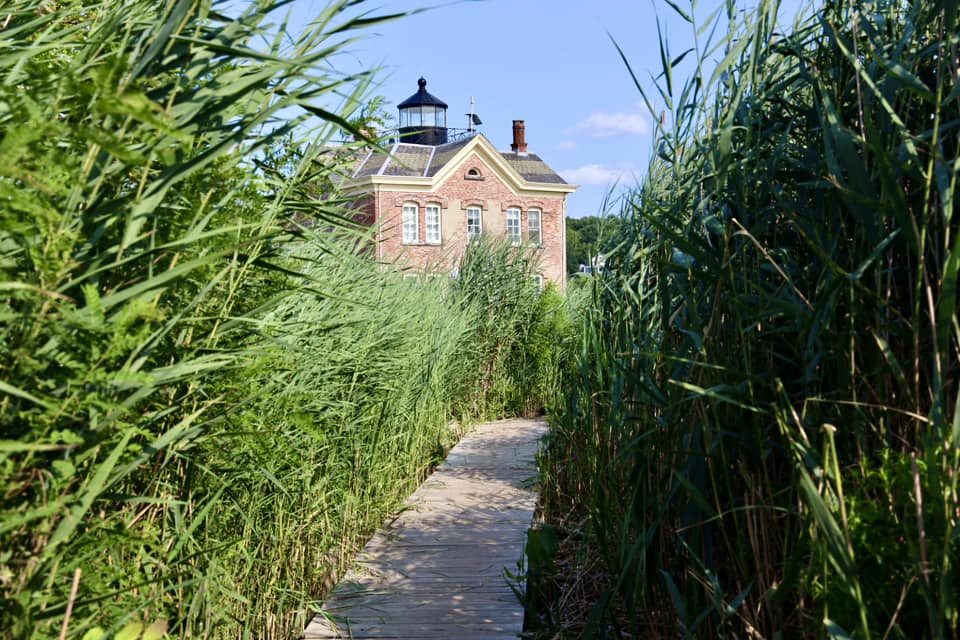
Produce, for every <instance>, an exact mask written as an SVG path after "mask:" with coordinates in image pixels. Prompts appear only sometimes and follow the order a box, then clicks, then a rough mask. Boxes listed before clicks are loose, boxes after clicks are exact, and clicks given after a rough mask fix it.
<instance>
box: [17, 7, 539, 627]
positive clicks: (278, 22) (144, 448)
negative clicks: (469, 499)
mask: <svg viewBox="0 0 960 640" xmlns="http://www.w3.org/2000/svg"><path fill="white" fill-rule="evenodd" d="M359 4H361V3H356V2H352V1H347V0H342V1H341V0H332V1H331V2H330V3H329V4H328V5H327V6H325V7H324V8H322V9H320V10H319V15H318V17H317V19H316V20H315V21H314V22H313V23H311V24H310V25H309V26H308V27H306V28H305V29H304V31H303V32H302V33H299V34H297V33H290V32H289V29H288V28H287V26H288V25H286V24H285V23H284V14H283V13H282V11H283V10H285V8H286V6H288V5H287V3H285V2H274V1H272V0H263V1H258V2H251V3H247V4H245V5H244V6H243V8H241V9H238V8H237V6H236V4H235V3H211V2H207V1H204V0H176V1H173V0H171V1H169V2H155V1H148V0H123V1H120V2H116V1H111V2H96V1H93V2H90V1H82V2H81V1H79V0H59V1H56V2H49V1H48V0H11V2H7V3H6V4H4V5H3V7H2V8H0V38H2V39H3V41H4V44H5V46H4V47H3V49H2V50H0V78H2V82H0V318H2V320H0V333H2V340H0V478H2V488H3V492H2V498H0V630H2V632H0V635H2V636H3V637H11V638H34V637H60V638H85V639H90V640H92V639H95V638H99V637H105V636H106V637H113V636H116V637H141V635H142V637H145V638H148V637H149V638H155V637H159V636H160V635H162V634H163V633H167V634H169V635H170V636H174V637H186V636H190V637H204V638H206V637H210V638H221V637H288V636H296V635H298V634H299V633H300V632H301V630H302V628H303V624H304V621H305V615H306V611H307V609H308V608H309V607H310V606H311V604H312V603H315V602H316V601H317V600H318V599H319V598H321V597H322V596H323V594H324V592H325V589H326V588H327V586H329V582H330V581H331V580H332V579H333V578H334V577H335V576H336V575H337V572H338V571H339V570H340V569H342V567H343V565H344V559H345V558H346V557H348V556H349V553H350V551H351V549H352V548H354V547H355V546H356V545H357V544H359V542H360V541H361V540H362V539H363V537H364V536H365V535H366V534H367V533H369V531H370V529H371V528H372V527H374V526H375V525H377V524H379V522H380V521H381V519H382V517H383V515H384V514H385V513H387V512H388V511H389V510H390V509H392V508H393V507H394V506H395V505H396V504H398V502H399V501H400V500H401V499H402V498H403V497H404V496H405V495H406V494H407V493H408V492H409V491H410V489H411V488H412V487H413V486H414V484H415V483H416V482H417V480H418V479H419V478H420V477H421V476H422V475H423V473H425V471H426V470H427V469H428V468H429V467H430V465H432V464H434V463H435V462H436V461H437V460H438V459H439V456H440V455H442V452H443V449H444V447H445V446H448V445H449V443H450V439H451V438H452V437H453V436H452V435H451V433H450V430H449V428H448V421H450V420H451V419H458V420H460V421H469V420H471V419H478V418H480V417H485V416H487V415H497V414H500V413H502V412H506V411H510V410H512V408H522V407H524V406H527V404H528V403H529V398H531V397H532V396H533V395H535V393H541V395H542V394H543V393H545V392H543V391H542V390H541V391H539V392H536V391H535V390H532V389H531V390H530V391H529V392H524V393H520V394H516V393H515V392H514V391H513V386H511V385H512V384H516V385H523V384H526V381H527V378H524V377H522V376H518V375H515V374H505V373H504V371H505V370H506V369H508V368H509V367H511V366H512V362H513V361H514V360H517V359H519V358H521V357H523V356H524V354H526V353H527V351H528V350H527V349H526V347H525V346H524V345H525V344H526V343H525V342H524V341H525V339H526V336H527V334H528V333H531V332H533V333H535V332H536V331H538V329H536V328H535V325H536V324H537V323H538V322H540V320H538V318H546V317H547V316H546V315H544V314H538V312H537V309H538V308H539V307H538V306H537V304H538V299H539V298H538V296H537V295H536V291H535V287H534V286H533V284H532V282H531V281H530V280H529V278H527V277H526V275H525V274H524V272H523V269H522V268H517V267H519V266H520V265H513V264H512V263H511V262H510V261H500V262H498V261H497V260H487V262H489V263H490V264H489V265H488V266H490V267H491V270H483V273H482V274H481V273H479V272H478V277H477V278H461V280H460V281H459V282H458V283H457V284H456V285H455V286H450V285H448V284H447V283H446V282H441V281H438V282H435V283H419V284H413V283H410V282H406V281H404V280H403V278H402V277H401V275H400V274H399V273H398V272H397V270H396V269H394V268H389V267H388V266H385V265H376V264H374V263H373V262H372V260H371V259H370V257H369V252H368V251H367V250H366V249H365V247H366V246H368V238H367V237H366V236H365V235H364V232H363V231H362V230H358V229H355V228H353V226H352V224H351V218H350V209H349V205H350V203H349V202H347V201H345V200H343V199H342V198H340V197H338V196H337V194H336V192H335V191H334V190H333V185H334V184H335V183H336V180H335V179H333V177H334V176H335V175H336V174H337V173H338V172H339V171H341V170H342V169H343V164H342V163H343V162H347V161H348V158H349V153H344V154H330V153H328V152H326V151H325V150H324V145H323V142H324V140H325V139H327V138H330V137H332V136H334V135H335V132H336V130H337V129H338V128H340V129H347V131H348V132H350V133H356V132H354V131H351V129H350V125H349V124H348V122H347V119H348V118H349V116H350V114H351V110H352V109H353V108H354V107H355V105H357V104H359V103H360V98H361V97H362V95H363V92H364V91H365V89H366V86H367V85H368V83H369V79H370V76H369V74H360V75H359V76H346V75H343V74H339V73H337V72H336V70H335V61H336V56H337V55H338V54H339V53H341V52H342V51H344V49H345V47H349V45H350V42H352V40H353V39H354V38H356V37H359V35H360V34H361V33H362V29H364V28H367V27H369V26H370V25H371V24H376V23H377V22H378V21H379V20H383V19H388V18H390V16H382V17H381V16H378V15H377V14H375V13H374V12H371V11H367V12H363V7H358V6H357V5H359ZM358 9H359V10H360V13H358ZM238 11H240V12H239V13H237V12H238ZM231 16H233V17H231ZM331 102H333V103H337V104H342V105H343V106H342V109H340V110H338V111H329V110H328V109H329V104H331ZM308 116H312V117H314V118H316V117H317V116H320V119H321V124H320V125H319V127H317V128H312V129H309V128H307V127H308V125H309V123H308V122H307V121H306V119H307V118H308ZM313 122H316V120H313ZM318 141H319V143H318ZM307 142H310V143H312V144H310V145H309V146H306V145H305V143H307ZM290 148H294V149H306V151H304V152H302V153H298V154H295V155H294V156H290V155H289V154H287V153H286V152H285V151H284V149H288V150H289V149H290ZM276 157H279V158H280V159H281V160H282V159H284V158H287V159H289V158H290V157H293V158H295V160H294V161H288V162H280V163H276V164H274V165H272V166H271V165H270V162H269V161H270V160H271V159H275V158H276ZM258 165H259V166H260V167H261V168H259V169H258V168H256V167H257V166H258ZM318 185H322V188H318ZM305 217H309V219H311V220H312V222H313V223H314V224H313V225H312V226H309V227H304V226H301V225H300V224H299V223H300V222H302V221H303V220H304V218H305ZM471 260H477V261H480V262H482V261H483V260H484V259H483V258H481V257H479V256H478V257H477V258H471ZM487 273H490V274H492V275H489V276H487V275H485V274H487ZM480 275H483V276H484V277H489V278H494V279H497V280H499V281H500V282H501V283H503V284H504V285H509V286H510V287H511V288H510V292H512V293H514V294H516V295H518V296H519V295H521V294H522V298H521V299H522V301H523V302H522V304H519V303H515V302H514V298H510V299H507V298H504V300H505V301H506V302H508V303H509V304H507V303H505V304H502V305H497V306H493V307H490V308H487V307H483V306H482V304H486V303H488V302H495V301H496V299H495V296H494V297H490V296H492V294H490V295H489V296H488V298H486V299H483V301H482V302H481V299H480V298H479V297H478V294H476V293H474V292H475V291H477V290H479V289H481V288H482V287H481V279H480V277H479V276H480ZM527 303H530V305H531V306H525V305H527ZM481 319H483V320H484V321H485V322H487V321H489V322H491V323H492V324H491V326H496V327H498V328H499V329H500V331H499V333H497V334H496V335H493V334H490V335H488V334H487V333H484V332H482V331H479V330H478V327H479V326H480V320H481ZM498 349H499V350H500V351H502V353H500V352H499V351H497V350H498ZM493 353H496V356H495V358H496V359H495V361H494V362H491V361H490V359H491V358H494V356H493V355H491V354H493ZM504 354H506V355H504ZM511 376H512V377H511ZM504 380H506V381H507V382H503V381H504ZM528 386H529V385H528Z"/></svg>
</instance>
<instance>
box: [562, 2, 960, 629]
mask: <svg viewBox="0 0 960 640" xmlns="http://www.w3.org/2000/svg"><path fill="white" fill-rule="evenodd" d="M668 4H670V9H669V10H671V11H676V12H677V13H678V15H680V16H681V18H682V19H684V20H687V21H689V22H690V23H691V25H693V26H694V28H695V30H696V32H697V34H698V37H697V44H696V47H695V49H694V50H693V51H691V52H689V55H693V56H696V58H697V59H698V61H699V62H698V63H697V64H696V65H694V66H695V70H694V73H693V74H692V76H691V77H690V79H689V80H687V81H685V82H682V83H677V82H676V78H675V77H674V73H673V71H674V68H675V67H678V65H680V64H681V63H680V59H681V58H683V57H685V56H686V55H687V54H679V55H671V54H670V52H669V49H668V47H667V45H666V43H665V42H664V43H662V49H663V52H664V55H663V68H662V69H661V72H660V73H659V75H658V76H657V78H656V82H655V91H656V95H657V96H658V98H657V99H658V102H659V103H661V104H664V105H666V112H665V113H664V114H662V117H661V114H653V115H654V116H655V118H656V121H658V122H659V123H660V126H659V128H658V131H657V141H656V155H655V158H654V159H653V161H652V163H651V166H650V169H649V172H648V175H647V178H646V181H645V183H644V185H643V187H642V189H639V190H637V191H636V192H634V193H633V194H632V197H631V198H630V199H629V200H628V204H627V206H626V207H625V209H624V212H623V215H624V216H625V217H626V218H627V219H628V220H629V222H630V228H631V234H630V238H629V240H628V241H627V242H626V243H625V244H624V245H623V246H621V247H620V248H619V249H618V250H617V251H616V252H614V253H613V254H612V255H610V256H609V257H608V262H607V266H608V270H607V272H606V273H605V274H604V275H603V276H601V277H597V278H595V279H594V280H593V283H592V284H593V286H592V290H591V294H590V295H591V296H592V297H591V299H590V301H589V302H588V303H587V304H586V305H585V307H584V308H583V310H582V311H581V312H580V314H581V316H582V320H581V322H580V326H579V336H580V338H579V339H580V353H579V356H577V357H575V358H574V359H573V361H572V363H571V365H570V367H569V369H568V370H567V374H566V378H565V385H564V395H563V396H561V398H560V400H559V401H558V402H557V404H556V406H555V408H554V415H555V417H556V428H555V431H554V434H553V438H554V440H553V443H552V446H551V447H550V449H549V451H548V453H547V461H546V462H547V466H548V468H549V469H550V470H551V471H550V473H549V474H548V476H547V484H546V486H547V494H546V499H547V504H548V508H552V509H555V510H557V511H558V512H560V517H563V518H567V519H570V520H572V521H575V522H577V523H582V526H583V528H584V530H585V532H586V535H587V536H588V538H589V541H590V544H591V545H592V548H594V549H596V550H597V551H598V552H599V554H600V555H601V557H602V558H603V561H604V567H605V569H606V570H608V571H610V572H611V573H613V574H614V575H616V576H617V579H616V582H615V584H614V585H613V586H612V587H611V588H610V589H609V591H607V592H606V593H605V594H602V596H601V597H599V598H598V602H597V605H596V606H595V609H594V612H593V615H591V617H590V620H589V621H588V625H587V628H586V630H585V634H586V635H591V634H593V635H601V636H602V635H604V634H608V633H618V632H626V633H643V634H646V635H651V634H652V635H657V636H671V637H675V636H676V635H682V636H685V637H690V636H695V637H708V636H716V635H721V636H732V637H764V638H774V637H798V636H810V637H838V638H843V637H858V638H871V637H883V638H921V637H924V638H955V637H957V634H958V633H960V619H958V613H957V611H958V609H957V605H956V601H957V586H956V585H957V575H956V562H957V558H958V549H957V536H956V531H957V529H956V526H957V517H958V513H960V511H958V508H960V502H958V494H957V484H956V483H957V478H958V472H960V469H958V463H960V458H958V454H957V451H958V449H957V446H958V442H957V438H958V436H960V427H958V425H960V414H958V413H957V410H956V409H957V407H956V403H957V402H958V393H957V384H958V378H957V374H956V372H957V370H958V363H960V358H958V348H960V330H958V321H957V298H956V290H957V275H958V268H960V261H958V260H960V248H958V247H960V244H958V242H957V237H958V236H957V228H956V220H954V219H953V215H954V213H955V211H956V201H955V194H956V188H957V176H958V174H960V159H958V155H957V131H958V127H960V101H958V98H960V94H958V90H957V74H958V70H960V67H958V61H957V47H958V36H957V33H958V24H957V12H956V5H955V3H942V4H940V3H933V2H917V3H912V4H906V3H884V2H879V3H844V2H826V3H823V5H821V6H818V7H817V9H816V11H815V12H813V13H812V14H811V17H809V18H806V19H802V20H801V19H798V20H797V21H795V22H794V24H793V25H792V27H790V28H789V29H788V30H787V32H786V33H783V32H779V31H777V30H776V28H775V25H776V19H775V17H776V13H777V9H778V7H777V5H776V3H770V2H761V3H760V5H759V7H758V8H757V10H756V11H755V12H753V13H746V14H742V13H740V12H738V11H737V8H736V7H735V6H733V4H732V3H730V4H728V5H727V6H726V7H725V12H726V16H723V15H721V16H720V17H719V19H722V20H723V21H724V22H723V23H721V24H724V23H729V24H730V25H731V27H730V31H729V32H728V33H727V34H726V35H724V36H720V37H716V38H715V37H714V36H715V35H716V34H718V33H722V31H723V30H722V28H721V29H712V28H711V21H712V20H714V19H717V18H716V17H711V18H710V20H708V21H707V23H706V24H703V25H701V24H699V23H698V22H697V15H696V6H695V3H693V4H692V5H689V6H686V5H685V6H683V7H681V6H679V5H675V4H673V3H668ZM711 38H714V39H713V40H711ZM625 62H627V64H628V65H629V61H627V60H626V59H625ZM636 80H637V87H638V89H640V90H641V91H646V89H645V88H644V87H645V86H646V83H645V82H643V79H642V78H636ZM645 97H647V96H646V94H645ZM652 102H653V101H652V100H648V104H652ZM572 454H575V455H572ZM665 604H666V605H667V606H668V607H669V615H667V616H663V615H661V614H662V611H663V608H664V606H665Z"/></svg>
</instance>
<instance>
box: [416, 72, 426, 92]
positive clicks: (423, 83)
mask: <svg viewBox="0 0 960 640" xmlns="http://www.w3.org/2000/svg"><path fill="white" fill-rule="evenodd" d="M417 86H418V87H420V91H426V90H427V81H426V80H424V78H423V76H420V79H419V80H417Z"/></svg>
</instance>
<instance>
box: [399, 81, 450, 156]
mask: <svg viewBox="0 0 960 640" xmlns="http://www.w3.org/2000/svg"><path fill="white" fill-rule="evenodd" d="M417 86H419V87H420V89H419V90H418V91H417V92H416V93H415V94H413V95H412V96H410V97H409V98H407V99H406V100H404V101H403V102H401V103H400V104H398V105H397V109H399V111H400V141H401V142H409V143H412V144H429V145H433V146H436V145H440V144H446V142H447V103H446V102H444V101H443V100H440V99H439V98H437V97H435V96H432V95H430V94H429V93H427V81H426V80H424V79H423V78H420V79H419V80H417Z"/></svg>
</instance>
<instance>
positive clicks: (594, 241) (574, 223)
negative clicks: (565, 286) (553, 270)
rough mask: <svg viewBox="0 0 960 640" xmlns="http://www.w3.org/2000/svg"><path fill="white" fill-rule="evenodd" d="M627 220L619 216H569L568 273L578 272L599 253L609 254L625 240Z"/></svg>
mask: <svg viewBox="0 0 960 640" xmlns="http://www.w3.org/2000/svg"><path fill="white" fill-rule="evenodd" d="M625 225H626V222H625V221H624V220H623V218H621V217H619V216H613V215H611V216H586V217H583V218H567V273H577V272H578V271H579V270H580V265H582V264H583V265H589V264H591V262H592V261H593V259H594V258H595V257H596V256H597V254H608V253H610V251H612V250H613V249H614V248H615V247H616V246H617V245H618V244H620V242H621V241H622V240H623V234H624V230H625Z"/></svg>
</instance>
